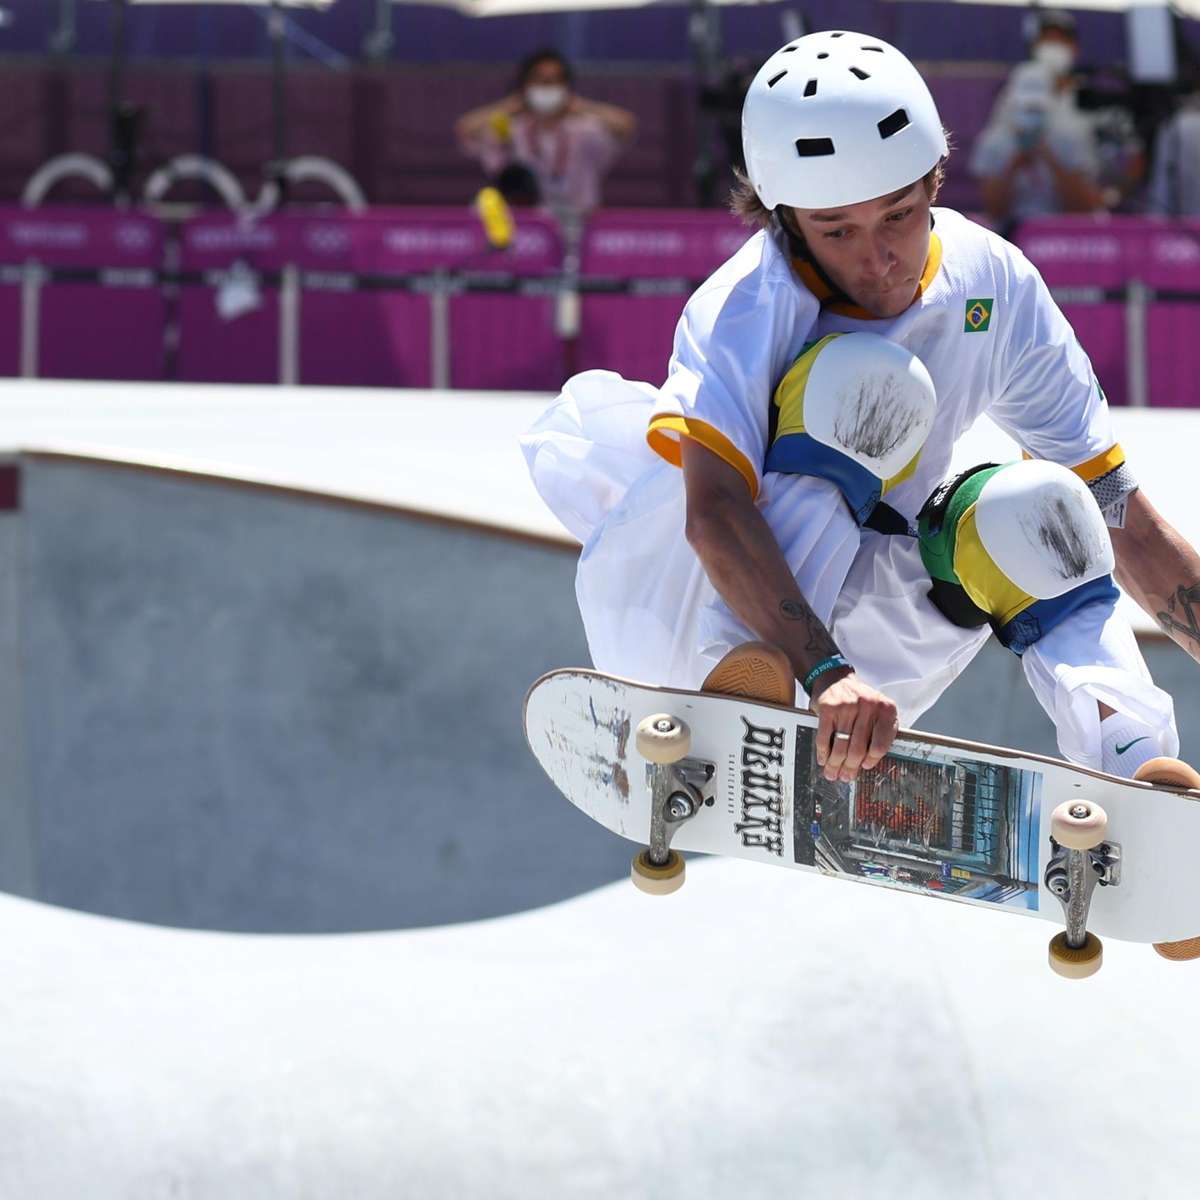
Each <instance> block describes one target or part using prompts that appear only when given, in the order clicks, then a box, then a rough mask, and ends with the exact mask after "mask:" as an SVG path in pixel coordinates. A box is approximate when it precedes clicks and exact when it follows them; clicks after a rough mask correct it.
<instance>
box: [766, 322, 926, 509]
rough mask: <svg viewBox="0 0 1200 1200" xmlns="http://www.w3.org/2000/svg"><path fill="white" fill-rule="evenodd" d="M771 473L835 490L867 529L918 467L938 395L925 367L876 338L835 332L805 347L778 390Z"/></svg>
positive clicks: (769, 459) (899, 348) (769, 462)
mask: <svg viewBox="0 0 1200 1200" xmlns="http://www.w3.org/2000/svg"><path fill="white" fill-rule="evenodd" d="M774 404H775V407H776V409H777V415H778V422H777V427H776V431H775V437H774V441H773V442H772V445H771V448H770V450H769V451H768V453H767V459H766V469H767V470H768V471H780V472H786V473H789V474H793V475H816V476H819V477H821V478H824V479H828V480H829V481H830V482H832V483H834V484H836V485H837V486H838V488H839V489H840V490H841V492H842V495H843V496H844V497H845V499H846V503H847V504H848V505H849V506H850V511H851V512H852V513H854V515H855V518H856V519H857V520H858V522H859V523H860V524H861V523H862V522H863V521H864V520H865V519H866V517H867V516H868V515H869V514H870V511H871V509H872V508H873V507H874V506H875V505H876V504H877V503H878V502H879V499H880V497H881V495H883V494H884V493H886V492H887V491H888V489H889V487H891V486H894V485H895V484H897V483H899V482H901V480H902V479H905V478H907V477H908V476H909V475H910V474H911V473H912V471H913V470H914V469H915V468H916V464H917V460H918V459H919V457H920V453H921V448H922V446H924V444H925V441H926V439H927V438H928V436H929V431H930V429H931V428H932V426H933V418H934V413H935V410H936V407H937V394H936V392H935V390H934V386H933V380H932V379H931V378H930V376H929V372H928V371H927V370H926V369H925V364H924V363H922V362H921V360H920V359H919V358H917V357H916V355H914V354H912V353H911V352H910V351H908V350H906V349H905V348H904V347H903V346H900V345H898V344H897V343H895V342H890V341H888V340H887V339H886V338H882V337H879V336H878V335H877V334H874V333H842V334H830V335H829V336H828V337H824V338H822V339H821V340H820V341H819V342H816V343H814V344H813V345H812V346H809V347H808V348H806V350H805V351H804V353H803V354H802V355H801V356H800V357H799V358H798V359H797V360H796V362H795V364H794V365H793V366H792V368H791V370H790V371H789V372H788V373H787V375H785V376H784V378H783V381H782V382H781V383H780V385H779V387H778V388H777V389H776V391H775V397H774Z"/></svg>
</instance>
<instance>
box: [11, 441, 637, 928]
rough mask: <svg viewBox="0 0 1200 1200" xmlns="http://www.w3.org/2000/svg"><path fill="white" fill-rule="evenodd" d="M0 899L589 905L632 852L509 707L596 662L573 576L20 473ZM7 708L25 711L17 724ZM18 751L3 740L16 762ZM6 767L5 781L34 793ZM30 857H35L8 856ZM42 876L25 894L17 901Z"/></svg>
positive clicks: (484, 541)
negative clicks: (579, 806) (547, 674)
mask: <svg viewBox="0 0 1200 1200" xmlns="http://www.w3.org/2000/svg"><path fill="white" fill-rule="evenodd" d="M22 483H23V502H22V518H21V525H22V529H21V533H22V534H23V536H21V537H16V536H5V535H4V530H3V529H2V528H0V556H2V566H3V575H2V577H0V578H2V579H3V580H7V581H11V580H13V579H14V578H15V579H17V580H19V582H20V608H21V625H22V639H23V647H22V651H23V652H22V653H17V652H16V648H15V647H14V645H13V637H12V634H11V628H12V614H11V613H10V612H9V608H10V607H11V606H10V605H9V604H7V603H6V598H5V597H6V594H5V593H4V592H3V591H2V590H0V646H3V649H4V652H5V662H6V665H11V664H12V663H13V661H14V659H15V660H16V661H18V662H20V663H21V664H22V671H21V679H22V689H21V690H22V692H23V696H21V697H14V696H9V695H7V693H5V692H4V690H3V689H0V718H5V726H6V728H7V729H8V730H11V729H12V728H13V725H14V722H20V721H23V725H24V737H23V739H22V738H18V739H17V743H20V742H22V741H23V743H24V748H25V750H26V752H27V753H26V761H25V763H24V773H25V777H26V779H27V788H28V794H29V795H30V796H31V797H32V799H33V804H34V808H35V810H36V833H35V835H34V836H33V838H32V844H31V845H30V838H29V834H28V832H27V831H23V829H22V826H23V823H24V824H27V821H26V818H25V816H24V815H23V808H22V801H21V790H20V788H13V789H11V790H10V789H8V788H5V789H4V795H3V796H2V797H0V826H2V833H0V841H2V842H4V843H5V844H7V845H9V846H10V847H13V846H18V845H20V844H21V839H22V838H24V839H25V844H26V845H27V846H29V852H28V853H27V854H26V855H24V856H21V855H19V854H15V853H14V855H12V856H10V855H3V856H0V869H2V870H3V872H4V877H3V880H2V881H0V882H2V885H3V886H4V887H5V888H6V889H7V890H10V891H13V892H17V893H21V894H32V895H35V896H36V897H38V898H40V899H43V900H47V901H51V902H53V903H57V904H63V905H68V906H73V907H78V908H82V909H88V910H91V911H95V912H100V913H105V914H109V915H114V916H121V917H129V918H135V919H137V920H142V921H153V922H163V923H169V924H178V925H186V926H198V927H209V928H219V929H229V930H259V931H305V932H316V931H335V930H355V929H394V928H401V927H406V926H414V925H431V924H443V923H446V922H452V921H462V920H468V919H473V918H478V917H483V916H490V915H498V914H500V913H505V912H511V911H516V910H520V909H525V908H529V907H532V906H534V905H539V904H545V903H548V902H550V901H554V900H558V899H562V898H565V897H567V896H570V895H574V894H577V893H580V892H584V891H587V890H589V889H591V888H593V887H596V886H598V885H599V884H601V883H604V882H607V881H609V880H612V879H616V878H619V877H620V876H622V875H624V874H625V873H626V872H627V870H628V862H629V848H628V846H627V844H626V843H623V842H622V841H621V840H620V839H618V838H616V837H615V836H614V835H612V834H610V833H608V832H607V831H605V830H603V829H602V828H600V827H599V826H597V825H595V824H594V823H593V822H591V821H589V820H588V819H587V818H586V817H584V816H583V815H582V814H581V813H579V812H578V811H577V810H576V809H574V808H573V807H572V806H571V805H570V804H568V803H567V802H566V801H565V800H563V799H562V798H561V797H560V796H559V795H558V793H557V792H556V791H555V789H554V788H553V787H552V786H551V784H550V783H549V781H548V780H546V779H545V777H544V776H543V775H542V773H541V770H540V768H539V767H538V766H537V763H536V762H535V760H534V759H533V757H532V755H531V754H530V753H529V752H528V749H527V747H526V746H525V742H524V735H523V728H522V700H523V697H524V693H525V691H526V689H527V687H528V686H529V684H530V683H531V682H532V681H533V680H534V679H535V678H537V676H538V675H539V674H541V673H542V672H544V671H546V670H549V669H551V668H553V667H557V666H562V665H565V664H566V665H572V664H581V663H586V661H587V652H586V646H585V643H584V639H583V634H582V628H581V626H580V622H579V618H578V615H577V612H576V608H575V602H574V592H573V578H574V557H573V555H571V554H570V553H566V552H563V551H562V550H558V549H555V548H553V547H551V546H546V545H539V544H533V543H530V542H522V541H517V540H513V539H510V538H507V537H501V536H494V535H491V534H488V533H485V532H481V531H478V530H475V529H471V528H468V527H462V526H451V525H448V524H442V523H432V522H429V521H426V520H422V519H420V518H417V517H414V516H412V515H404V514H402V513H398V512H395V513H393V512H382V511H371V510H366V509H363V508H356V507H351V506H347V505H339V504H336V503H331V502H327V501H323V500H321V499H314V498H307V497H295V496H290V495H286V494H280V493H274V492H271V491H265V490H261V489H248V488H243V487H239V486H236V485H225V484H222V483H217V482H211V481H205V480H196V479H192V478H188V477H177V476H171V475H168V474H159V473H154V472H148V471H144V470H137V469H128V468H120V467H111V466H97V465H91V464H87V463H80V462H72V461H69V460H55V459H43V458H37V457H26V458H25V460H24V466H23V479H22ZM18 701H20V702H21V703H22V704H23V713H22V712H21V711H20V705H19V704H18ZM11 745H12V743H10V746H11ZM21 773H22V772H21V771H20V770H14V771H13V772H11V774H12V775H13V776H14V777H19V776H20V775H21ZM22 857H24V859H27V860H28V861H21V859H22ZM31 882H32V886H31Z"/></svg>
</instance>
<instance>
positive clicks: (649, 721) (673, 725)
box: [637, 713, 692, 763]
mask: <svg viewBox="0 0 1200 1200" xmlns="http://www.w3.org/2000/svg"><path fill="white" fill-rule="evenodd" d="M691 748H692V732H691V730H690V729H688V727H687V726H686V725H685V724H684V723H683V722H682V721H681V720H679V718H678V717H672V716H671V715H670V714H669V713H654V714H653V715H652V716H649V717H647V718H646V719H645V720H644V721H642V722H641V724H639V725H638V727H637V750H638V753H639V754H640V755H641V756H642V757H643V758H645V759H648V760H649V761H650V762H652V763H673V762H678V761H679V760H680V759H681V758H685V757H686V756H687V752H688V751H689V750H690V749H691Z"/></svg>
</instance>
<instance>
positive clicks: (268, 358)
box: [175, 213, 292, 383]
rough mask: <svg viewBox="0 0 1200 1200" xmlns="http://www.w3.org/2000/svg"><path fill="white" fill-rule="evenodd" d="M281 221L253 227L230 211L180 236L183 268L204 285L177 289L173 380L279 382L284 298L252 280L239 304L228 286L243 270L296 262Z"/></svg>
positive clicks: (192, 224)
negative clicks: (235, 272)
mask: <svg viewBox="0 0 1200 1200" xmlns="http://www.w3.org/2000/svg"><path fill="white" fill-rule="evenodd" d="M287 234H288V230H287V227H286V225H285V223H284V221H283V220H282V219H279V218H276V219H270V220H264V221H257V222H254V223H250V222H245V221H239V220H238V219H237V217H235V216H232V215H231V214H226V213H214V214H213V215H212V216H203V217H196V218H195V219H193V220H191V221H188V222H187V223H186V224H185V225H184V226H183V228H182V230H181V231H180V247H179V265H180V267H181V269H182V270H183V271H185V272H189V273H190V272H199V273H200V275H201V277H202V278H201V280H200V281H199V282H188V283H185V284H183V285H182V286H181V287H180V289H179V299H178V319H179V349H178V353H177V355H176V360H175V377H176V378H177V379H180V380H185V381H187V382H190V383H276V382H278V380H279V293H278V291H277V290H276V289H275V288H270V287H267V286H265V285H263V284H261V282H258V283H257V284H254V285H251V284H250V283H249V282H248V284H247V286H246V289H245V295H244V298H243V301H242V302H241V303H237V299H238V297H237V294H236V291H235V289H233V288H231V287H230V286H229V285H228V283H225V282H223V281H225V280H227V279H228V278H229V273H230V272H231V271H232V270H234V269H237V270H242V271H245V272H247V273H248V276H249V277H250V278H251V279H252V278H254V277H256V276H257V273H258V272H272V271H278V270H280V269H281V268H282V267H283V266H284V265H285V264H286V263H287V262H288V261H289V259H290V258H291V257H292V255H291V253H290V251H291V247H290V246H289V245H288V244H287Z"/></svg>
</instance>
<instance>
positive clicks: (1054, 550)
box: [975, 460, 1114, 600]
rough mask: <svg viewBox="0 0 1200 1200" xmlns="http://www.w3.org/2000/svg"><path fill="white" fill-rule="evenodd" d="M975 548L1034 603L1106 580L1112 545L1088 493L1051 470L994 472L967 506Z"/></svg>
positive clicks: (1068, 475)
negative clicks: (976, 540)
mask: <svg viewBox="0 0 1200 1200" xmlns="http://www.w3.org/2000/svg"><path fill="white" fill-rule="evenodd" d="M975 526H976V529H977V530H978V531H979V541H980V544H981V545H982V546H983V548H984V549H985V550H986V551H987V553H988V554H989V556H990V557H991V559H992V561H993V562H994V563H995V564H996V566H997V567H999V568H1000V570H1001V572H1003V574H1004V575H1005V576H1006V577H1007V578H1008V579H1009V580H1011V581H1012V582H1013V583H1014V584H1016V586H1017V587H1019V588H1020V589H1021V590H1022V591H1023V592H1026V593H1027V594H1028V595H1030V596H1032V597H1033V598H1034V599H1035V600H1051V599H1054V598H1055V597H1056V596H1061V595H1063V594H1064V593H1066V592H1069V591H1070V590H1071V589H1072V588H1076V587H1079V586H1080V584H1084V583H1090V582H1091V581H1092V580H1094V579H1099V578H1101V577H1103V576H1105V575H1110V574H1112V570H1113V566H1114V558H1113V548H1112V539H1111V538H1110V537H1109V533H1108V528H1107V526H1106V525H1105V523H1104V514H1103V513H1102V512H1101V511H1100V507H1099V505H1098V504H1097V503H1096V500H1095V498H1094V497H1093V496H1092V493H1091V492H1090V491H1089V490H1088V486H1087V484H1086V483H1084V482H1083V480H1082V479H1080V478H1079V476H1078V475H1076V474H1075V473H1074V472H1073V471H1070V470H1068V469H1067V468H1066V467H1062V466H1059V465H1058V464H1057V463H1050V462H1040V461H1032V460H1030V461H1025V462H1017V463H1012V464H1011V465H1009V466H1007V467H1005V468H1004V470H1002V471H998V472H996V474H995V475H993V476H992V477H991V478H990V479H989V480H988V481H987V482H986V483H985V484H984V485H983V489H982V490H981V491H980V493H979V498H978V500H976V502H975Z"/></svg>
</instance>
